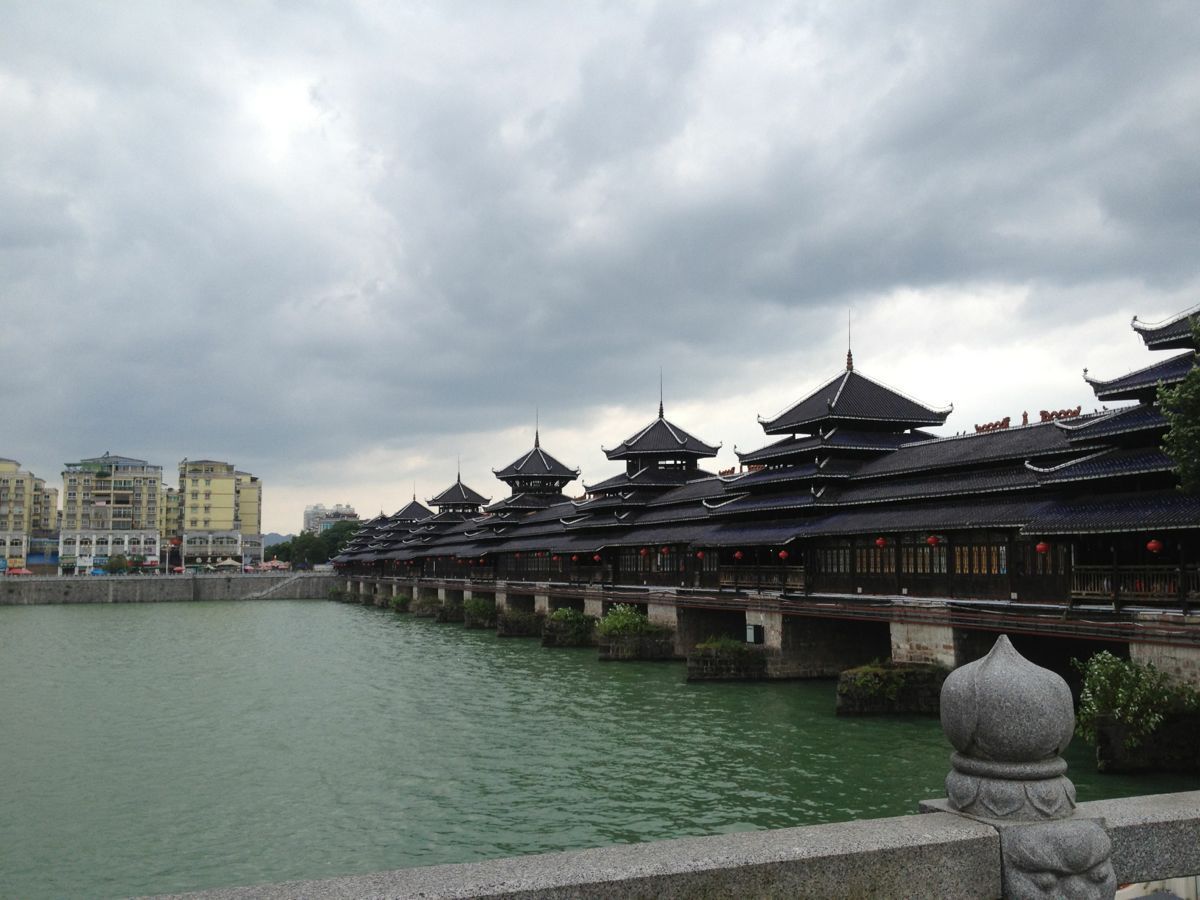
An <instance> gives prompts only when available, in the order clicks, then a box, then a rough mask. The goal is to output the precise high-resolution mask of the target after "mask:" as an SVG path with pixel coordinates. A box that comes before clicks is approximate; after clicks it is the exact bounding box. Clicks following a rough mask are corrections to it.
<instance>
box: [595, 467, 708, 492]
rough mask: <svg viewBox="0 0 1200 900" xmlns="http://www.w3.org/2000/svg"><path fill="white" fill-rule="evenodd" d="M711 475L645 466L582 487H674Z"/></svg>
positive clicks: (623, 488)
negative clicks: (632, 471)
mask: <svg viewBox="0 0 1200 900" xmlns="http://www.w3.org/2000/svg"><path fill="white" fill-rule="evenodd" d="M711 477H713V476H712V475H711V474H710V473H708V472H702V471H700V470H699V469H659V468H657V467H655V466H646V468H644V469H638V470H637V471H636V472H634V473H633V474H632V475H630V474H629V473H628V472H621V473H619V474H617V475H614V476H612V477H611V478H606V479H604V481H601V482H600V483H599V484H585V485H584V488H585V489H586V490H587V491H588V493H595V492H605V493H607V492H610V491H618V490H626V489H633V488H638V489H641V488H674V487H679V486H680V485H683V484H687V483H688V482H691V481H697V480H700V479H707V478H711Z"/></svg>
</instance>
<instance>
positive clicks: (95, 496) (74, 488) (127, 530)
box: [58, 452, 162, 573]
mask: <svg viewBox="0 0 1200 900" xmlns="http://www.w3.org/2000/svg"><path fill="white" fill-rule="evenodd" d="M62 479H63V512H62V530H61V531H60V533H59V539H58V555H59V565H60V566H61V568H62V570H63V572H65V573H72V572H78V571H86V570H88V569H91V568H93V567H99V566H103V565H104V564H105V563H106V562H108V559H109V557H112V556H124V557H125V558H126V559H128V560H130V561H131V562H132V563H134V564H135V565H143V566H147V567H153V566H158V565H159V560H160V557H159V551H160V549H161V539H160V533H159V509H160V507H159V501H160V494H161V492H162V466H152V465H150V464H149V463H147V462H146V460H144V459H134V458H133V457H129V456H117V455H114V454H112V453H108V452H105V453H104V455H103V456H96V457H92V458H90V459H82V460H80V461H79V462H74V463H67V464H66V468H64V469H63V473H62Z"/></svg>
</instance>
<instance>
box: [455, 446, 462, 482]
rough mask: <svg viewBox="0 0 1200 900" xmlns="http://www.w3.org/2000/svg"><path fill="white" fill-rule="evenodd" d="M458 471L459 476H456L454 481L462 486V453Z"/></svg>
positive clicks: (459, 455)
mask: <svg viewBox="0 0 1200 900" xmlns="http://www.w3.org/2000/svg"><path fill="white" fill-rule="evenodd" d="M457 470H458V472H457V474H456V475H455V476H454V481H455V483H456V484H462V454H461V453H460V454H458V466H457Z"/></svg>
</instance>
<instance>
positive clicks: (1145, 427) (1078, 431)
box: [1054, 403, 1167, 443]
mask: <svg viewBox="0 0 1200 900" xmlns="http://www.w3.org/2000/svg"><path fill="white" fill-rule="evenodd" d="M1072 421H1073V420H1067V421H1063V422H1055V423H1054V424H1055V425H1057V426H1058V427H1059V428H1061V429H1062V430H1063V431H1065V432H1066V433H1067V434H1068V435H1069V440H1070V441H1071V442H1072V443H1076V442H1078V441H1091V440H1095V439H1097V438H1107V437H1114V436H1115V435H1118V434H1129V433H1131V432H1135V431H1156V430H1160V429H1163V428H1166V427H1167V420H1166V418H1165V417H1164V416H1163V414H1162V411H1161V410H1159V408H1158V407H1157V406H1156V405H1155V404H1153V403H1139V404H1137V405H1136V406H1126V407H1124V408H1122V409H1114V410H1109V411H1108V412H1106V413H1104V414H1103V415H1100V416H1090V417H1088V418H1087V419H1085V420H1083V421H1080V422H1077V423H1075V424H1072Z"/></svg>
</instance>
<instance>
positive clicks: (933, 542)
mask: <svg viewBox="0 0 1200 900" xmlns="http://www.w3.org/2000/svg"><path fill="white" fill-rule="evenodd" d="M941 542H942V539H941V538H939V537H938V536H937V535H936V534H931V535H930V536H929V537H927V538H925V543H927V544H928V545H929V546H930V547H936V546H937V545H938V544H940V543H941Z"/></svg>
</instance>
